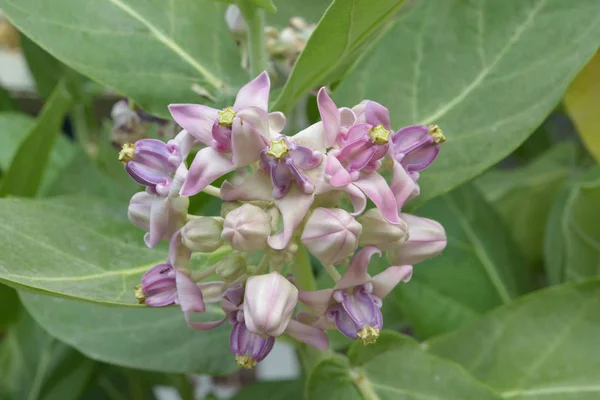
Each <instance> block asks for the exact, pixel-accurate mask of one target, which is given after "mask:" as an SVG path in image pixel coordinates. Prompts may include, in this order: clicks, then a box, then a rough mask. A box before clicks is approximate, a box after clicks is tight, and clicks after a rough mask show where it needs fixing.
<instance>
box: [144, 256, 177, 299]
mask: <svg viewBox="0 0 600 400" xmlns="http://www.w3.org/2000/svg"><path fill="white" fill-rule="evenodd" d="M175 275H176V274H175V269H174V268H173V267H172V266H171V265H170V264H158V265H156V266H154V267H152V268H151V269H150V270H149V271H148V272H146V273H145V274H144V276H142V286H141V289H142V292H143V293H144V296H145V303H146V305H148V306H151V307H163V306H168V305H171V304H175V303H176V302H177V284H176V277H175ZM136 296H137V293H136ZM138 300H139V299H138Z"/></svg>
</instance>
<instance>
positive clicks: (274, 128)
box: [267, 111, 286, 139]
mask: <svg viewBox="0 0 600 400" xmlns="http://www.w3.org/2000/svg"><path fill="white" fill-rule="evenodd" d="M285 120H286V119H285V114H284V113H282V112H279V111H276V112H272V113H269V131H270V134H269V136H267V138H269V139H270V138H271V137H276V136H279V135H280V134H281V131H283V128H285Z"/></svg>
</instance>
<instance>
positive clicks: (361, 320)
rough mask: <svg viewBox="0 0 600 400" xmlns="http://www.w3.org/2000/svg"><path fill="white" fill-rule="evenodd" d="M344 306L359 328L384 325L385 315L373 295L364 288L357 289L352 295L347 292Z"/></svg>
mask: <svg viewBox="0 0 600 400" xmlns="http://www.w3.org/2000/svg"><path fill="white" fill-rule="evenodd" d="M342 306H343V307H344V310H345V311H346V312H347V313H348V315H349V316H350V318H352V320H353V321H354V323H355V324H356V325H357V326H358V328H359V329H362V328H364V327H365V326H371V327H373V328H377V329H381V328H382V327H383V326H382V325H383V317H382V315H381V311H380V310H379V307H377V306H376V304H375V301H374V299H373V298H372V297H371V295H370V294H368V293H365V292H364V291H363V290H362V289H359V290H356V291H355V292H354V293H353V294H351V295H349V294H347V293H346V294H345V295H344V300H343V301H342Z"/></svg>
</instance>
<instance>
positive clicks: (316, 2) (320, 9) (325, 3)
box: [267, 0, 331, 28]
mask: <svg viewBox="0 0 600 400" xmlns="http://www.w3.org/2000/svg"><path fill="white" fill-rule="evenodd" d="M330 4H331V0H303V1H302V2H299V1H296V0H276V6H277V12H276V13H274V14H267V22H268V23H269V25H273V26H276V27H277V28H283V27H285V26H287V25H288V23H289V20H290V18H292V17H302V18H304V20H305V21H306V23H308V24H316V23H317V22H319V20H320V19H321V17H322V16H323V13H325V10H327V7H329V5H330Z"/></svg>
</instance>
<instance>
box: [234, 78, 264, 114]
mask: <svg viewBox="0 0 600 400" xmlns="http://www.w3.org/2000/svg"><path fill="white" fill-rule="evenodd" d="M270 88H271V81H270V79H269V74H267V72H266V71H265V72H262V73H261V74H260V75H258V76H257V77H256V78H254V79H253V80H251V81H250V82H248V83H246V84H245V85H244V86H242V88H241V89H240V90H239V92H238V93H237V96H236V98H235V103H234V104H233V108H234V109H235V110H236V111H238V110H242V109H244V108H247V107H258V108H261V109H263V110H265V111H267V108H268V107H269V90H270Z"/></svg>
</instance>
